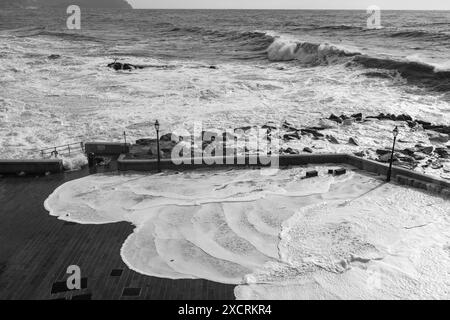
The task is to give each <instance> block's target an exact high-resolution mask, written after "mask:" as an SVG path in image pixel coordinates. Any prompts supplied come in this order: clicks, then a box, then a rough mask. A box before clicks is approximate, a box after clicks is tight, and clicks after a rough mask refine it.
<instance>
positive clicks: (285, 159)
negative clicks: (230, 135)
mask: <svg viewBox="0 0 450 320" xmlns="http://www.w3.org/2000/svg"><path fill="white" fill-rule="evenodd" d="M346 157H347V155H346V154H336V153H332V154H304V155H303V154H302V155H283V156H279V157H277V158H274V159H272V158H270V157H258V156H254V155H252V156H238V157H233V156H232V157H211V158H185V159H180V161H179V163H176V162H174V161H172V160H171V159H161V164H160V165H161V169H169V170H192V169H198V168H221V167H270V166H272V165H273V166H276V167H278V166H281V167H285V166H298V165H306V164H314V163H316V164H319V163H321V164H324V163H343V162H345V160H346ZM182 160H183V161H182ZM117 164H118V169H119V170H120V171H155V170H157V169H158V161H157V160H156V159H144V160H140V159H125V155H121V156H120V157H119V159H118V160H117Z"/></svg>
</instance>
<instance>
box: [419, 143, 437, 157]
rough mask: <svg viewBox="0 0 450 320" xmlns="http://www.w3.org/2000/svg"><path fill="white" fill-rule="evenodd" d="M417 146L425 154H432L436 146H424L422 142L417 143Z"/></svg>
mask: <svg viewBox="0 0 450 320" xmlns="http://www.w3.org/2000/svg"><path fill="white" fill-rule="evenodd" d="M416 148H417V150H418V151H420V152H423V153H425V154H428V155H430V154H431V153H432V152H433V149H434V147H433V146H422V145H420V144H417V145H416Z"/></svg>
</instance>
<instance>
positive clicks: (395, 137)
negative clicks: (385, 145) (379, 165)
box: [386, 127, 398, 182]
mask: <svg viewBox="0 0 450 320" xmlns="http://www.w3.org/2000/svg"><path fill="white" fill-rule="evenodd" d="M392 134H393V135H394V143H393V144H392V152H391V162H390V163H389V170H388V172H387V179H386V181H387V182H390V181H391V174H392V162H394V151H395V142H396V140H397V136H398V127H395V129H394V130H393V131H392Z"/></svg>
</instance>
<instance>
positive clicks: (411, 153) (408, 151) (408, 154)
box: [398, 148, 416, 156]
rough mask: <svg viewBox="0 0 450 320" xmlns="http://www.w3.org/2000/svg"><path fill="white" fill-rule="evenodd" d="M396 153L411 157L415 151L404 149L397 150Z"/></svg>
mask: <svg viewBox="0 0 450 320" xmlns="http://www.w3.org/2000/svg"><path fill="white" fill-rule="evenodd" d="M398 152H400V153H403V154H406V155H407V156H413V155H414V153H415V152H416V150H413V149H410V148H406V149H404V150H398Z"/></svg>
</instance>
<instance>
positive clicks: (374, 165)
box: [117, 153, 450, 196]
mask: <svg viewBox="0 0 450 320" xmlns="http://www.w3.org/2000/svg"><path fill="white" fill-rule="evenodd" d="M269 159H270V158H264V157H263V158H258V157H257V156H250V157H248V156H247V157H244V156H239V157H213V158H192V159H191V158H188V159H186V161H185V162H184V163H181V164H176V163H174V162H173V161H172V160H170V159H161V169H163V170H164V169H171V170H179V171H181V170H192V169H197V168H211V169H215V168H223V167H264V166H270V165H272V164H274V163H273V162H272V163H270V161H268V160H269ZM117 163H118V169H119V170H120V171H155V170H157V169H158V162H157V160H156V159H148V160H136V159H125V155H121V156H120V157H119V159H118V161H117ZM327 163H329V164H348V165H351V166H353V167H356V168H358V169H361V170H364V171H367V172H372V173H375V174H377V175H381V176H386V175H387V172H388V169H389V165H387V164H384V163H380V162H376V161H373V160H368V159H364V158H360V157H356V156H354V155H350V154H339V153H331V154H300V155H283V156H280V157H279V158H278V165H279V166H280V167H286V166H297V165H306V164H327ZM392 179H393V180H396V181H397V182H398V183H400V184H404V185H408V186H412V187H415V188H421V189H425V190H429V191H433V192H437V193H441V194H443V195H447V196H450V182H447V181H445V180H443V179H439V178H434V177H431V176H427V175H424V174H421V173H418V172H415V171H412V170H408V169H404V168H399V167H395V166H393V167H392Z"/></svg>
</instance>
